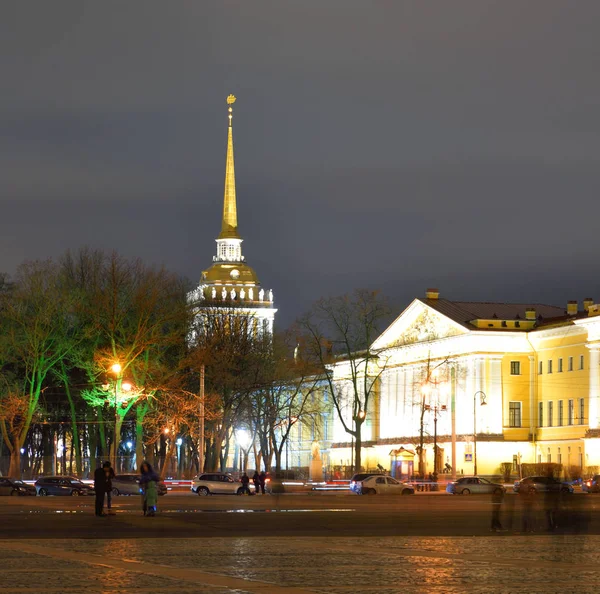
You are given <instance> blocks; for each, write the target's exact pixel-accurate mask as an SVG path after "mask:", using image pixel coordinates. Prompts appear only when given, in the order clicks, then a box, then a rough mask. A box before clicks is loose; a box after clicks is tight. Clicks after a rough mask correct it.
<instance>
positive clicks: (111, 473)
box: [102, 462, 115, 514]
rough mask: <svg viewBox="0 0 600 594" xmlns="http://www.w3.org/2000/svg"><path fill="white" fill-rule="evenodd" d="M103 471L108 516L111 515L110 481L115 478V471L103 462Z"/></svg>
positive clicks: (108, 463) (107, 463)
mask: <svg viewBox="0 0 600 594" xmlns="http://www.w3.org/2000/svg"><path fill="white" fill-rule="evenodd" d="M102 468H103V469H104V476H105V479H106V487H105V488H106V508H107V512H108V513H109V514H112V513H113V511H112V480H113V479H114V478H115V471H114V470H113V467H112V466H111V465H110V462H105V463H104V464H103V465H102Z"/></svg>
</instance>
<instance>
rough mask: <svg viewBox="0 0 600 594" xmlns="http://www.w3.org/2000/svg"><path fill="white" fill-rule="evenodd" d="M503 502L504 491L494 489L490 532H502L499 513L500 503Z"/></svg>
mask: <svg viewBox="0 0 600 594" xmlns="http://www.w3.org/2000/svg"><path fill="white" fill-rule="evenodd" d="M503 502H504V491H502V490H500V489H496V490H495V491H494V492H493V493H492V523H491V528H490V529H491V530H492V531H493V532H500V531H502V530H503V528H502V523H501V522H500V512H501V508H502V503H503Z"/></svg>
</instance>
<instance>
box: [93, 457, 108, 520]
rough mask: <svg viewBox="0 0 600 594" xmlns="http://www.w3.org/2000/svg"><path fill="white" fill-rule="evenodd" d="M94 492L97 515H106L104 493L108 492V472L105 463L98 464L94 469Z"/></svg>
mask: <svg viewBox="0 0 600 594" xmlns="http://www.w3.org/2000/svg"><path fill="white" fill-rule="evenodd" d="M94 492H95V494H96V515H97V516H105V515H106V514H105V513H104V494H105V493H106V473H105V472H104V465H103V466H98V468H96V470H95V471H94Z"/></svg>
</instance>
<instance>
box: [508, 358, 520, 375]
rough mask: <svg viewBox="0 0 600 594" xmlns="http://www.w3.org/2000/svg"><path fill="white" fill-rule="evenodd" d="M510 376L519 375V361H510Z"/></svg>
mask: <svg viewBox="0 0 600 594" xmlns="http://www.w3.org/2000/svg"><path fill="white" fill-rule="evenodd" d="M510 374H511V375H521V361H511V362H510Z"/></svg>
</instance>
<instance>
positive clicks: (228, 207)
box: [219, 95, 240, 239]
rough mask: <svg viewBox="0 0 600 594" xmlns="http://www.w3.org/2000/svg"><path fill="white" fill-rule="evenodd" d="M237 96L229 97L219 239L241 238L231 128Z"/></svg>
mask: <svg viewBox="0 0 600 594" xmlns="http://www.w3.org/2000/svg"><path fill="white" fill-rule="evenodd" d="M234 103H235V97H234V96H233V95H229V96H228V97H227V105H228V106H229V107H228V112H229V128H228V129H227V157H226V162H225V198H224V201H223V221H222V225H221V233H220V234H219V239H240V236H239V235H238V230H237V204H236V198H235V168H234V164H233V132H232V128H231V119H232V118H233V108H232V107H231V106H232V105H233V104H234Z"/></svg>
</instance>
